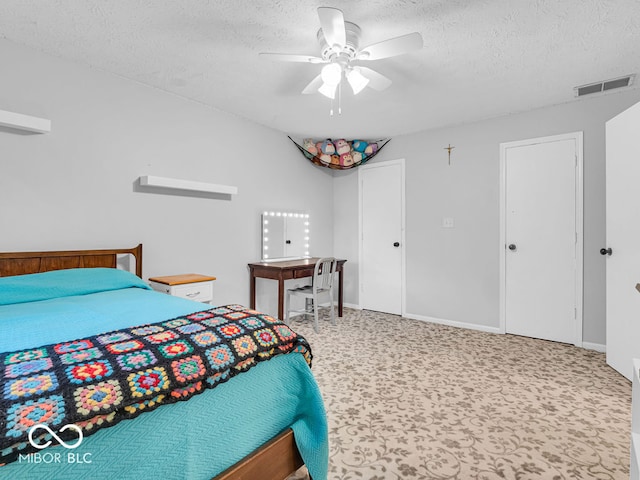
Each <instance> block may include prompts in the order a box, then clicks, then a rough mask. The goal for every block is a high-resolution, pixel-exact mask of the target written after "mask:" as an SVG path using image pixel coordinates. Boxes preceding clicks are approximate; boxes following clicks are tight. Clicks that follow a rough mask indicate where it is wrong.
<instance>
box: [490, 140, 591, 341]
mask: <svg viewBox="0 0 640 480" xmlns="http://www.w3.org/2000/svg"><path fill="white" fill-rule="evenodd" d="M581 145H582V134H581V132H580V133H576V134H569V135H558V136H554V137H545V138H540V139H532V140H527V141H524V142H511V143H507V144H502V145H501V167H502V173H503V189H502V191H503V195H502V201H503V210H502V215H503V217H502V218H503V221H502V226H503V235H502V238H503V242H502V245H501V255H502V258H501V259H502V261H503V265H504V271H503V272H501V273H503V276H504V286H503V288H504V290H503V291H504V293H503V295H504V305H503V308H504V311H503V314H504V327H505V331H506V332H507V333H513V334H516V335H524V336H528V337H535V338H542V339H545V340H554V341H558V342H565V343H574V344H576V345H580V346H581V345H582V321H581V314H582V309H581V305H582V294H581V292H582V268H581V265H582V261H581V259H582V254H581V249H580V248H579V247H580V246H581V239H582V223H581V218H582V208H581V199H582V194H581V188H580V185H581V175H580V171H581V169H580V168H579V167H580V165H581V162H579V157H581V156H582V155H581V152H582V151H581ZM579 240H580V245H579Z"/></svg>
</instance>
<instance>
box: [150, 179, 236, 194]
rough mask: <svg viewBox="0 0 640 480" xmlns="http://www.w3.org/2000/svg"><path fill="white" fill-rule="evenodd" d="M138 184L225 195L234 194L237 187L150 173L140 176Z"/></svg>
mask: <svg viewBox="0 0 640 480" xmlns="http://www.w3.org/2000/svg"><path fill="white" fill-rule="evenodd" d="M140 185H141V186H143V187H160V188H169V189H173V190H188V191H192V192H206V193H223V194H227V195H235V194H237V193H238V187H233V186H229V185H216V184H215V183H204V182H193V181H191V180H180V179H178V178H166V177H156V176H152V175H144V176H141V177H140Z"/></svg>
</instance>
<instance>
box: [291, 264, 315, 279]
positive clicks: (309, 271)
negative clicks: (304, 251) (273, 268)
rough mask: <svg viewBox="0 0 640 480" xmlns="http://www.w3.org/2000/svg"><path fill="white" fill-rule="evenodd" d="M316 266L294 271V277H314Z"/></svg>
mask: <svg viewBox="0 0 640 480" xmlns="http://www.w3.org/2000/svg"><path fill="white" fill-rule="evenodd" d="M314 268H315V267H311V268H301V269H299V270H294V271H293V278H306V277H313V270H314Z"/></svg>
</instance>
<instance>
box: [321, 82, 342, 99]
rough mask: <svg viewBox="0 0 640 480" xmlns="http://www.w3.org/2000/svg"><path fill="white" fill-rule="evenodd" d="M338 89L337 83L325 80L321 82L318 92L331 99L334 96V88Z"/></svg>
mask: <svg viewBox="0 0 640 480" xmlns="http://www.w3.org/2000/svg"><path fill="white" fill-rule="evenodd" d="M337 89H338V85H337V84H335V85H331V84H329V83H327V82H325V83H323V84H322V86H321V87H320V88H319V89H318V92H319V93H321V94H322V95H324V96H325V97H327V98H330V99H331V100H333V99H334V98H336V90H337Z"/></svg>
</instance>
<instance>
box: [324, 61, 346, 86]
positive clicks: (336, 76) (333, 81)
mask: <svg viewBox="0 0 640 480" xmlns="http://www.w3.org/2000/svg"><path fill="white" fill-rule="evenodd" d="M321 76H322V81H323V82H324V83H325V84H328V85H332V86H334V87H335V86H336V85H338V84H339V83H340V81H341V80H342V67H341V66H340V64H338V63H330V64H329V65H325V66H324V67H322V73H321Z"/></svg>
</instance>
